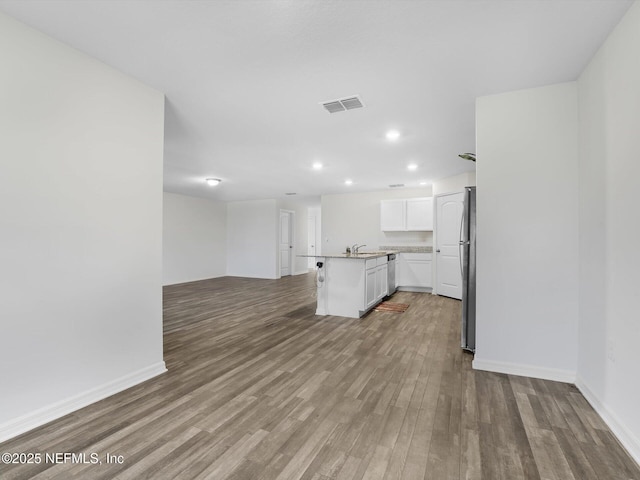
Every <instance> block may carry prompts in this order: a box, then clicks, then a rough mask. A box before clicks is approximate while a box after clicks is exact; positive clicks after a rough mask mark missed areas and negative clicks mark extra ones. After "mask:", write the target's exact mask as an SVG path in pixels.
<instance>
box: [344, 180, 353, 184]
mask: <svg viewBox="0 0 640 480" xmlns="http://www.w3.org/2000/svg"><path fill="white" fill-rule="evenodd" d="M352 183H353V180H350V179H347V180H345V181H344V184H345V185H351V184H352Z"/></svg>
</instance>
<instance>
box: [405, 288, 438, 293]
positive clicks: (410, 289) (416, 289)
mask: <svg viewBox="0 0 640 480" xmlns="http://www.w3.org/2000/svg"><path fill="white" fill-rule="evenodd" d="M432 290H433V289H432V288H431V287H398V292H414V293H431V292H432Z"/></svg>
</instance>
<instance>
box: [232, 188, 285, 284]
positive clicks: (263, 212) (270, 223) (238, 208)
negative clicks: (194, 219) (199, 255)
mask: <svg viewBox="0 0 640 480" xmlns="http://www.w3.org/2000/svg"><path fill="white" fill-rule="evenodd" d="M279 215H280V210H279V208H278V202H277V201H276V200H253V201H245V202H231V203H228V204H227V275H229V276H234V277H251V278H278V277H279V265H278V243H277V242H278V240H277V239H278V224H279V222H280V217H279Z"/></svg>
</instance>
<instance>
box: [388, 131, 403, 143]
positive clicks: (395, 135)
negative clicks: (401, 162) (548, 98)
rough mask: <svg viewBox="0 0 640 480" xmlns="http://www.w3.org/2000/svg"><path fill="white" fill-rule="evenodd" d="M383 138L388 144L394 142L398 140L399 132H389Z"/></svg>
mask: <svg viewBox="0 0 640 480" xmlns="http://www.w3.org/2000/svg"><path fill="white" fill-rule="evenodd" d="M385 136H386V137H387V140H389V141H390V142H395V141H396V140H398V139H399V138H400V132H399V131H398V130H389V131H388V132H387V133H386V135H385Z"/></svg>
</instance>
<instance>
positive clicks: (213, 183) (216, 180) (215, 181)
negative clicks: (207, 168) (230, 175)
mask: <svg viewBox="0 0 640 480" xmlns="http://www.w3.org/2000/svg"><path fill="white" fill-rule="evenodd" d="M206 182H207V185H209V186H210V187H215V186H216V185H219V184H220V182H222V180H220V179H219V178H207V180H206Z"/></svg>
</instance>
